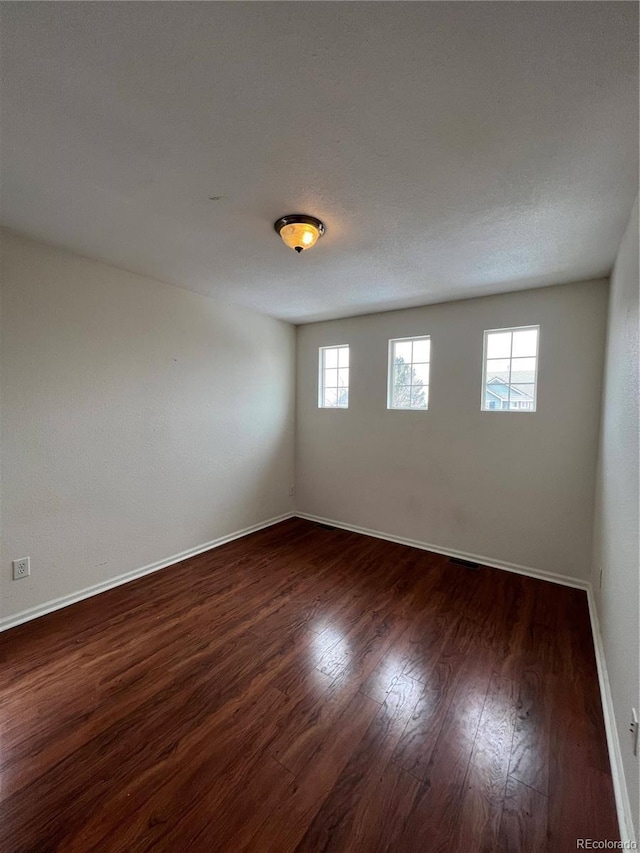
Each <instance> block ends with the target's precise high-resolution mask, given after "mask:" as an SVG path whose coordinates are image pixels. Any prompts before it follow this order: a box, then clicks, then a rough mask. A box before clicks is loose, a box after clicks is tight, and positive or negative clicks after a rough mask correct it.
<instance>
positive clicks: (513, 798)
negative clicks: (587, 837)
mask: <svg viewBox="0 0 640 853" xmlns="http://www.w3.org/2000/svg"><path fill="white" fill-rule="evenodd" d="M547 820H548V801H547V798H546V797H545V796H544V795H543V794H541V793H539V792H538V791H534V790H533V788H529V787H527V786H526V785H523V784H522V783H521V782H518V781H517V779H513V778H511V777H509V779H508V781H507V789H506V793H505V798H504V807H503V809H502V818H501V821H500V830H499V835H498V843H497V845H496V847H495V850H496V853H549V849H548V846H547ZM566 849H567V850H568V849H571V848H566ZM573 849H576V848H575V842H574V846H573Z"/></svg>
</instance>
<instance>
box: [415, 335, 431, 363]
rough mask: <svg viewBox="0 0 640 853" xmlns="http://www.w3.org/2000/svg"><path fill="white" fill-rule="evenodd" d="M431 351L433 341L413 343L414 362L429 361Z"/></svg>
mask: <svg viewBox="0 0 640 853" xmlns="http://www.w3.org/2000/svg"><path fill="white" fill-rule="evenodd" d="M430 350H431V341H430V340H426V341H414V342H413V360H414V361H420V362H423V361H429V352H430Z"/></svg>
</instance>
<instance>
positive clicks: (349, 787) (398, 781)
mask: <svg viewBox="0 0 640 853" xmlns="http://www.w3.org/2000/svg"><path fill="white" fill-rule="evenodd" d="M422 690H423V686H422V685H421V684H420V683H419V682H417V681H415V680H414V679H413V678H409V677H407V676H402V675H401V676H398V677H397V678H396V680H395V682H394V684H393V685H392V686H391V689H390V690H389V692H388V693H387V695H386V699H385V702H384V704H383V705H382V707H381V708H380V710H379V711H378V713H377V714H376V716H375V718H374V720H373V722H372V723H371V725H370V726H369V728H368V729H367V732H366V733H365V735H364V737H363V739H362V740H361V742H360V744H359V746H358V748H357V749H356V750H355V752H354V753H353V754H352V756H351V758H350V760H349V762H348V764H347V766H346V767H345V769H344V770H343V772H342V773H341V774H340V777H339V778H338V779H337V781H336V784H335V785H334V786H333V788H332V790H331V793H330V795H329V796H328V797H327V799H326V800H325V801H324V803H323V805H322V807H321V809H320V811H319V812H318V813H317V814H316V817H315V819H314V821H313V822H312V824H311V826H310V827H309V829H308V830H307V832H306V834H305V836H304V838H303V840H302V841H301V843H300V845H299V847H298V850H305V851H309V853H311V851H319V850H327V851H328V850H366V849H371V850H383V849H387V848H388V846H389V844H391V842H392V839H393V838H394V837H395V836H396V834H397V828H396V829H394V826H395V824H396V822H397V821H398V820H399V819H400V816H401V815H402V811H403V808H408V807H410V802H411V800H409V802H408V803H407V802H406V800H405V798H406V797H407V793H408V791H414V792H417V790H418V789H419V787H420V783H419V782H418V780H416V779H414V778H413V777H411V776H410V775H409V774H406V773H404V772H403V771H402V770H401V769H400V768H398V767H396V765H391V768H389V764H390V760H391V755H392V753H393V750H394V748H395V745H396V744H397V742H398V740H399V738H400V736H401V734H402V732H403V730H404V727H405V725H406V723H407V721H408V720H409V719H410V717H411V714H412V712H413V709H414V707H415V705H416V703H417V701H418V699H419V697H420V695H421V693H422ZM403 803H404V804H405V805H404V806H403Z"/></svg>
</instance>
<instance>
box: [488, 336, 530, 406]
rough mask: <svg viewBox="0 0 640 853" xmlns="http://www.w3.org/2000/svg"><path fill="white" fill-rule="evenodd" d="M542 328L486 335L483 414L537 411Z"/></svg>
mask: <svg viewBox="0 0 640 853" xmlns="http://www.w3.org/2000/svg"><path fill="white" fill-rule="evenodd" d="M539 332H540V326H520V327H519V328H515V329H491V330H490V331H486V332H485V333H484V368H483V373H482V406H481V409H482V411H483V412H487V411H491V412H535V410H536V384H537V376H538V334H539Z"/></svg>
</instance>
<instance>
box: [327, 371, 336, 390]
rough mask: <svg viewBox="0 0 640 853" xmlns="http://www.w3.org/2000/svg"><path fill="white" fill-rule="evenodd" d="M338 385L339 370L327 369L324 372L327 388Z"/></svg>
mask: <svg viewBox="0 0 640 853" xmlns="http://www.w3.org/2000/svg"><path fill="white" fill-rule="evenodd" d="M337 385H338V371H337V369H336V370H325V372H324V387H325V388H336V387H337Z"/></svg>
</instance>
